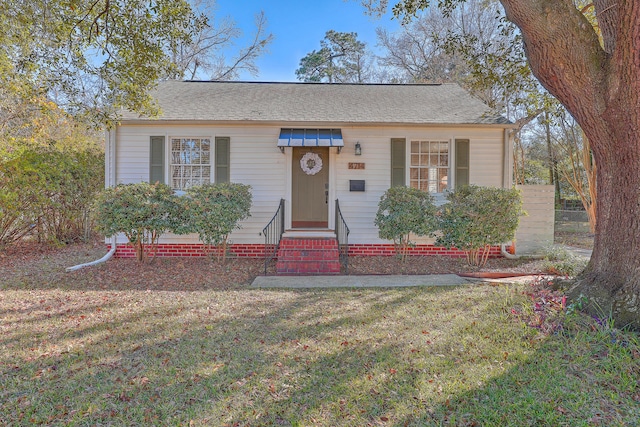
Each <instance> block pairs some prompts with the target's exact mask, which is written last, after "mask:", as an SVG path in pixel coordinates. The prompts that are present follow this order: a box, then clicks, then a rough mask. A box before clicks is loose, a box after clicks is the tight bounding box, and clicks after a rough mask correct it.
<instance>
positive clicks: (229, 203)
mask: <svg viewBox="0 0 640 427" xmlns="http://www.w3.org/2000/svg"><path fill="white" fill-rule="evenodd" d="M251 201H252V196H251V187H250V186H249V185H244V184H237V183H220V184H205V185H202V186H197V187H191V188H189V189H188V190H187V197H186V198H185V200H184V202H185V212H188V215H187V221H188V223H189V224H190V227H188V228H189V231H191V232H195V233H198V236H199V237H200V240H201V241H202V243H203V244H204V248H205V252H207V253H209V254H211V253H212V252H213V251H214V250H215V252H216V256H217V259H218V260H222V261H223V262H224V260H225V257H226V253H227V243H228V238H229V234H230V233H231V232H232V231H233V230H234V229H237V228H240V225H239V223H240V221H242V220H243V219H246V218H248V217H249V216H250V210H251Z"/></svg>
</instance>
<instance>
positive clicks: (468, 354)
mask: <svg viewBox="0 0 640 427" xmlns="http://www.w3.org/2000/svg"><path fill="white" fill-rule="evenodd" d="M522 291H523V289H522V285H520V286H506V285H501V286H489V285H486V286H483V285H480V286H465V287H454V288H438V289H434V288H418V289H416V288H411V289H393V290H389V289H371V290H305V291H291V290H287V291H284V290H276V291H265V290H250V289H246V288H245V289H242V288H239V289H227V290H225V289H220V290H215V289H212V290H209V291H191V292H190V291H139V290H129V291H128V290H104V291H98V290H94V291H82V290H77V289H71V290H69V289H66V290H65V289H37V288H29V289H22V290H18V289H11V290H3V291H2V292H0V317H1V318H2V323H1V324H0V343H1V345H0V373H1V377H0V378H1V380H0V425H9V426H11V425H32V424H46V425H214V426H225V425H226V426H366V425H374V426H378V425H381V426H387V425H389V426H425V425H451V426H472V425H478V426H480V425H486V426H491V425H514V426H521V425H536V426H539V425H548V426H558V425H567V426H581V425H584V426H599V425H603V426H616V425H619V426H622V425H634V423H637V420H638V419H639V418H640V386H639V384H638V378H640V346H639V344H638V341H637V339H636V338H635V337H634V336H632V335H626V334H621V333H617V334H615V335H614V332H612V330H609V329H603V328H598V327H595V326H594V327H593V328H592V327H591V326H589V324H588V323H585V321H582V320H580V321H578V322H577V323H580V324H582V326H579V325H577V323H576V322H571V323H573V324H574V326H571V327H569V328H567V329H566V330H565V331H564V332H562V333H560V334H557V335H551V336H543V335H539V334H538V331H537V330H536V329H533V328H530V327H528V326H525V325H523V324H522V323H521V321H519V320H517V319H516V318H515V317H514V316H513V315H512V312H511V308H513V307H523V304H525V305H524V306H525V307H526V305H527V304H528V303H527V302H526V297H525V296H523V294H522Z"/></svg>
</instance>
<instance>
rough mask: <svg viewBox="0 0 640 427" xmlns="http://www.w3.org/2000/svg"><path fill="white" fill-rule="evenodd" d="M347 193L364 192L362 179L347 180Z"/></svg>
mask: <svg viewBox="0 0 640 427" xmlns="http://www.w3.org/2000/svg"><path fill="white" fill-rule="evenodd" d="M349 191H364V179H351V180H349Z"/></svg>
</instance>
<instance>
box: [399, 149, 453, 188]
mask: <svg viewBox="0 0 640 427" xmlns="http://www.w3.org/2000/svg"><path fill="white" fill-rule="evenodd" d="M410 155H411V160H410V166H409V185H410V186H411V187H413V188H417V189H420V190H422V191H428V192H429V193H442V192H444V191H445V190H447V189H448V188H449V157H450V156H449V141H416V140H413V141H411V154H410Z"/></svg>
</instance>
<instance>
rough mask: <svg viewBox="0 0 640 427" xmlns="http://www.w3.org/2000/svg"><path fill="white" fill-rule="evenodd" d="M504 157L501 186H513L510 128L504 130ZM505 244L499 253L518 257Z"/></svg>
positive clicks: (508, 256)
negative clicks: (508, 250)
mask: <svg viewBox="0 0 640 427" xmlns="http://www.w3.org/2000/svg"><path fill="white" fill-rule="evenodd" d="M503 138H504V151H503V153H504V159H503V175H502V186H503V188H511V187H512V186H513V131H512V130H511V129H505V130H504V136H503ZM506 246H507V244H506V243H503V244H501V245H500V255H502V256H503V257H505V258H506V259H519V258H520V256H519V255H515V254H510V253H509V252H507V249H506Z"/></svg>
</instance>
